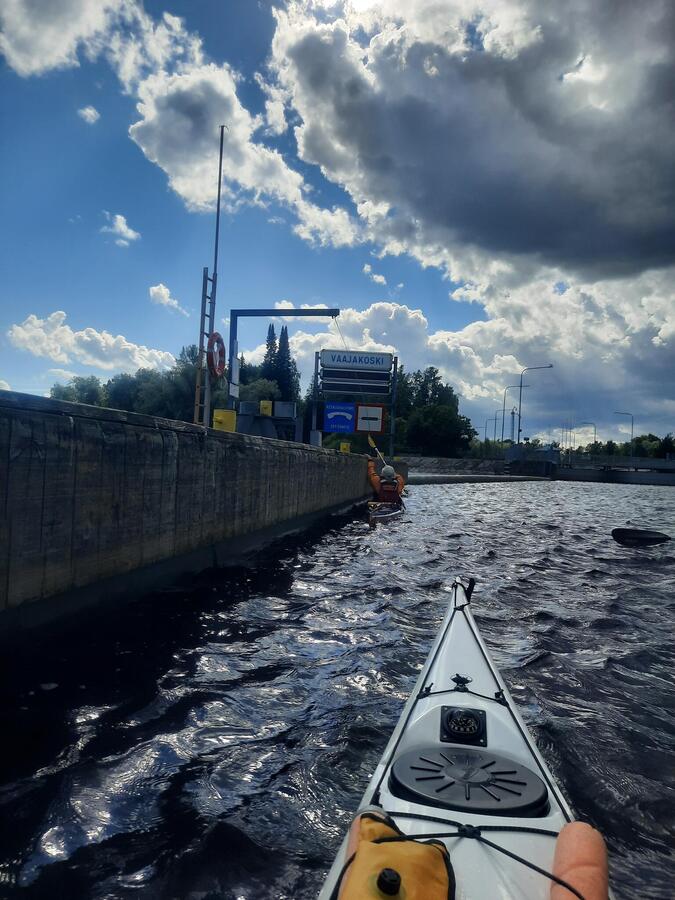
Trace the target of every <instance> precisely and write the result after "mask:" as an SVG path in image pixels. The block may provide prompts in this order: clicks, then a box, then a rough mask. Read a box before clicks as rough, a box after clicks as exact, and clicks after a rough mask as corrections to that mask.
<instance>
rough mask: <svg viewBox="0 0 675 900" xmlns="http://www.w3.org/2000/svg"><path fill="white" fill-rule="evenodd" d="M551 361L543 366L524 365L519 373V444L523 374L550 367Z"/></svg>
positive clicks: (551, 366)
mask: <svg viewBox="0 0 675 900" xmlns="http://www.w3.org/2000/svg"><path fill="white" fill-rule="evenodd" d="M552 368H553V363H547V364H546V365H545V366H525V368H524V369H523V371H522V372H521V373H520V389H519V391H518V441H517V443H518V444H520V434H521V432H522V430H523V429H522V428H521V427H520V412H521V407H522V403H523V375H524V374H525V373H526V372H534V371H535V370H536V369H552Z"/></svg>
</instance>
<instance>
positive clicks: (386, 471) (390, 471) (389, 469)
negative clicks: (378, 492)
mask: <svg viewBox="0 0 675 900" xmlns="http://www.w3.org/2000/svg"><path fill="white" fill-rule="evenodd" d="M382 477H383V478H396V472H395V470H394V467H393V466H382Z"/></svg>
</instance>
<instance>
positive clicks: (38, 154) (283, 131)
mask: <svg viewBox="0 0 675 900" xmlns="http://www.w3.org/2000/svg"><path fill="white" fill-rule="evenodd" d="M0 27H1V29H2V31H1V34H0V54H2V56H3V62H2V64H1V69H0V79H1V81H2V84H1V85H0V110H1V113H0V114H1V122H2V125H1V127H2V138H0V154H1V158H0V163H1V169H0V171H1V172H2V175H1V178H2V193H3V200H4V203H3V207H4V215H3V225H4V227H3V239H2V242H0V270H1V278H0V387H3V386H7V385H9V386H10V387H11V388H13V389H15V390H23V391H32V392H38V393H44V392H45V391H46V390H48V388H49V385H50V384H52V383H53V382H54V381H55V380H61V381H63V380H66V379H67V378H69V377H70V375H71V374H72V373H77V374H96V375H99V376H102V377H109V376H110V375H111V374H113V373H115V372H118V371H135V369H136V368H138V367H139V366H154V367H158V368H162V367H166V366H170V365H171V364H172V362H173V359H174V357H175V356H176V355H177V353H178V352H179V350H180V348H181V346H182V345H183V344H187V343H191V342H194V341H195V340H196V337H197V330H198V308H199V294H200V288H201V270H202V267H203V266H205V265H209V266H210V265H211V262H212V253H213V247H212V244H213V210H214V201H215V189H216V174H217V150H218V126H219V124H220V123H226V124H227V125H228V129H229V130H228V131H227V132H226V137H225V161H224V174H225V190H224V210H225V213H224V220H223V227H222V232H221V234H222V244H221V256H220V260H221V263H220V273H219V275H220V278H219V295H218V310H217V313H218V320H219V323H220V325H221V328H222V330H223V331H226V330H227V326H226V323H225V321H224V320H226V318H227V314H228V309H229V307H230V306H237V307H247V306H251V307H255V306H261V305H264V306H274V305H277V306H278V307H279V308H280V310H283V309H284V308H286V309H288V308H290V307H291V306H293V305H295V306H298V305H313V306H317V305H321V304H325V305H329V306H339V307H340V308H341V309H342V314H341V316H340V326H341V330H342V333H343V334H344V337H345V340H346V342H347V344H348V345H349V346H350V348H379V349H385V348H386V349H393V350H395V351H396V352H397V353H398V354H399V357H400V359H401V361H402V363H403V364H404V365H405V367H406V368H408V369H412V368H417V367H421V366H425V365H435V366H438V367H439V369H441V371H442V372H443V374H444V375H445V377H446V378H447V379H449V380H450V382H451V383H452V384H453V385H454V386H455V387H456V389H457V391H458V392H459V393H460V394H461V397H462V400H461V405H462V411H463V412H465V413H467V414H468V415H470V416H471V417H472V419H473V421H474V424H475V426H476V427H477V428H479V430H480V431H481V433H482V431H483V426H484V423H485V420H486V419H487V418H488V417H491V416H493V415H494V414H495V411H496V410H497V409H498V408H501V403H502V391H503V389H504V387H505V386H507V385H511V384H514V383H515V382H516V381H517V378H518V374H519V372H520V370H521V369H522V368H523V367H524V366H538V365H544V364H546V363H549V362H550V363H553V364H554V368H553V369H552V370H550V371H544V372H533V373H531V374H530V375H529V376H528V377H527V378H526V382H527V383H528V384H529V385H530V387H529V388H528V389H527V390H526V391H525V402H524V408H523V415H524V433H525V434H528V433H529V434H542V435H547V434H548V433H549V431H550V430H553V433H554V434H555V433H556V432H555V429H559V428H560V426H561V424H563V423H572V422H576V423H579V422H582V421H594V422H596V423H597V427H598V431H599V434H600V436H601V437H602V438H603V439H606V438H608V437H614V438H619V437H622V436H623V437H625V435H626V433H627V432H629V431H630V423H629V420H628V419H625V418H624V419H621V418H620V417H617V416H616V415H614V411H615V410H624V411H629V412H633V413H634V415H635V425H636V430H637V432H642V431H646V430H651V431H654V432H656V433H657V434H664V433H665V432H667V431H672V430H675V293H674V287H673V286H674V285H675V224H674V217H673V210H674V209H675V154H674V153H673V147H675V108H674V102H673V101H674V97H673V95H674V90H675V88H674V86H675V5H673V3H672V2H671V0H644V2H642V3H631V2H627V0H575V2H574V3H572V4H562V3H560V2H559V0H482V2H477V0H410V2H407V3H401V2H400V0H288V2H282V0H277V2H270V0H259V2H256V0H200V2H194V0H162V2H159V0H158V2H150V0H147V2H145V4H143V3H141V2H140V0H4V2H3V3H2V5H1V6H0ZM287 323H288V325H289V330H290V334H291V342H292V345H293V348H294V350H295V353H296V356H297V358H298V361H299V363H300V366H301V369H302V371H303V373H307V372H308V371H309V368H310V366H311V362H312V360H313V354H314V351H315V350H316V349H320V348H322V347H331V346H341V340H340V336H339V335H338V334H337V332H336V331H335V328H334V326H332V325H330V324H329V323H328V322H326V321H324V320H321V319H317V320H304V321H303V320H301V319H290V318H289V319H287ZM265 330H266V323H264V322H262V321H260V320H258V321H255V320H251V322H249V323H247V324H245V325H244V327H243V330H242V333H241V334H240V346H241V347H242V348H243V349H244V350H245V351H246V352H247V355H248V356H249V358H251V359H256V356H257V355H259V352H260V351H259V345H260V344H261V341H262V338H263V337H264V332H265ZM305 384H306V379H305ZM510 396H511V397H512V398H513V399H515V395H513V394H512V395H510ZM591 431H592V429H591V428H589V429H588V432H587V433H588V434H590V432H591ZM557 434H558V436H559V431H558V432H557Z"/></svg>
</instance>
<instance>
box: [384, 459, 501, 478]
mask: <svg viewBox="0 0 675 900" xmlns="http://www.w3.org/2000/svg"><path fill="white" fill-rule="evenodd" d="M396 459H397V460H399V459H400V460H402V461H403V462H405V463H407V465H408V467H409V469H410V472H424V473H425V474H434V475H464V474H466V475H469V474H475V475H481V474H482V475H487V474H493V475H501V474H502V472H503V471H504V460H503V459H454V458H452V457H442V456H411V455H405V456H397V457H396Z"/></svg>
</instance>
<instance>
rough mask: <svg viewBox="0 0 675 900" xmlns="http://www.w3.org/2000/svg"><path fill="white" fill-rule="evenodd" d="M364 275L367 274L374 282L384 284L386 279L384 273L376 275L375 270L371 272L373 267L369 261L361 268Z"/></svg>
mask: <svg viewBox="0 0 675 900" xmlns="http://www.w3.org/2000/svg"><path fill="white" fill-rule="evenodd" d="M362 272H363V274H364V275H367V276H368V278H370V280H371V281H374V282H375V284H386V283H387V279H386V278H385V277H384V275H378V274H377V272H373V267H372V266H371V264H370V263H365V264H364V266H363V269H362Z"/></svg>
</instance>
